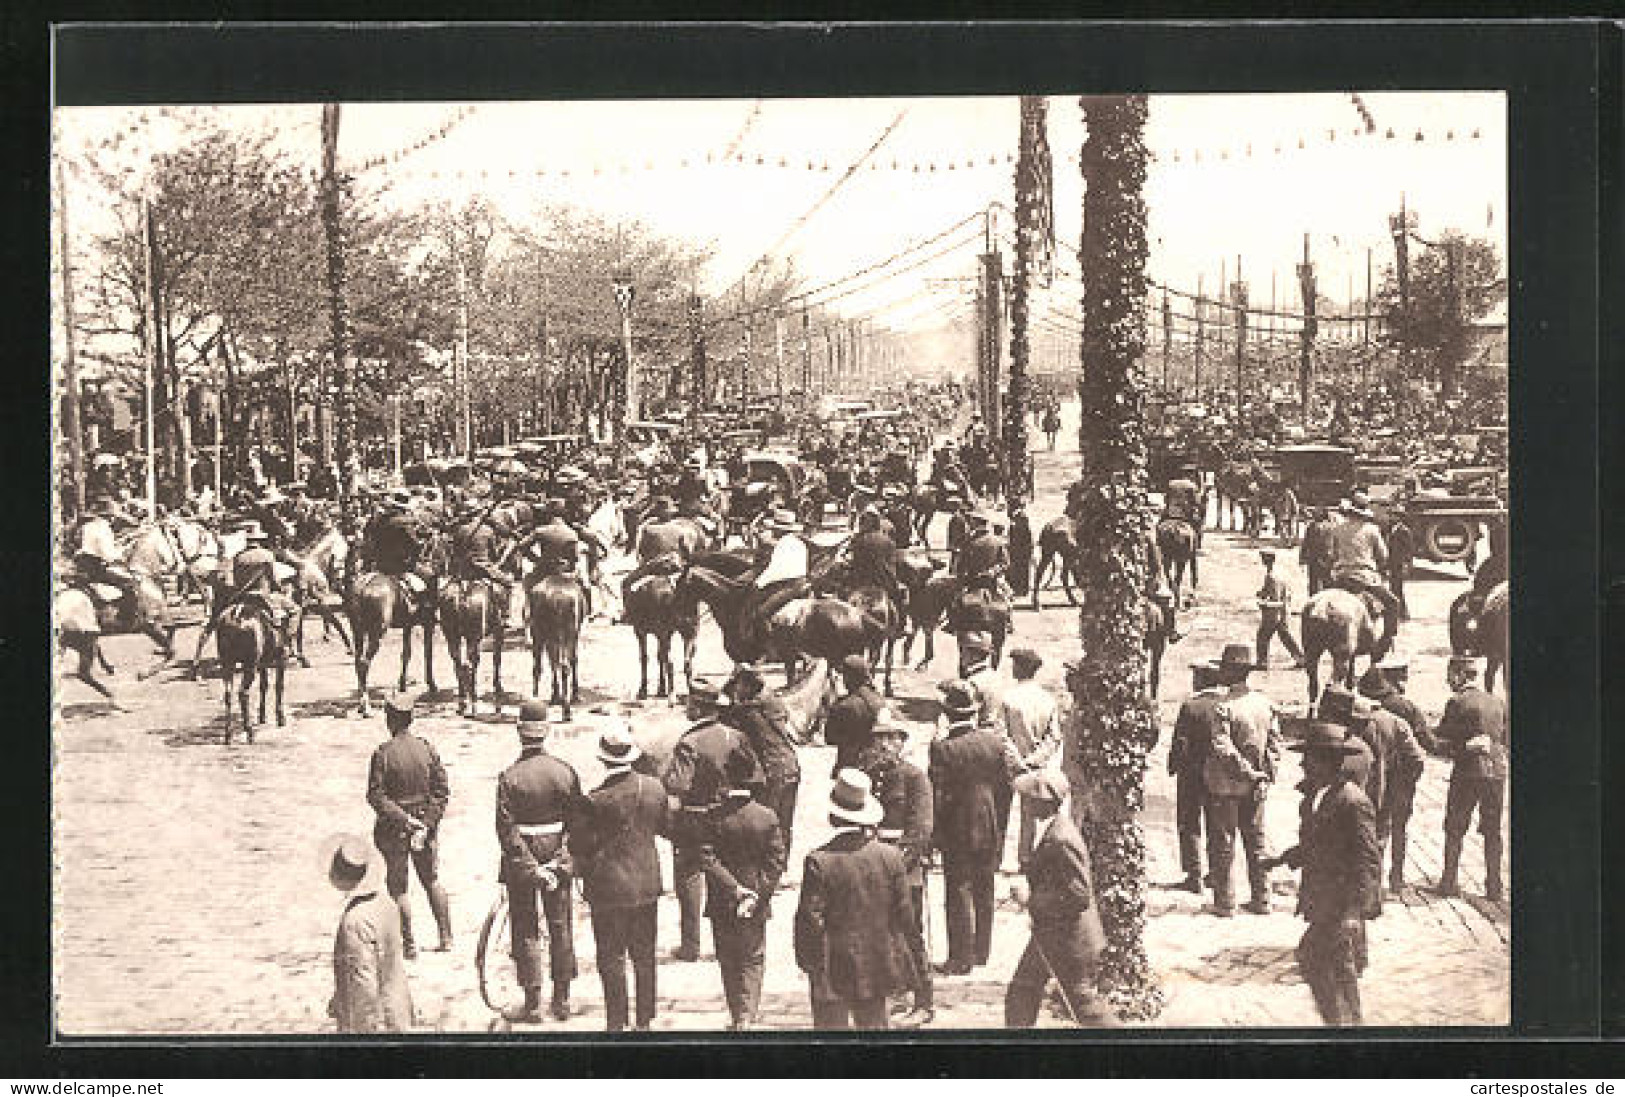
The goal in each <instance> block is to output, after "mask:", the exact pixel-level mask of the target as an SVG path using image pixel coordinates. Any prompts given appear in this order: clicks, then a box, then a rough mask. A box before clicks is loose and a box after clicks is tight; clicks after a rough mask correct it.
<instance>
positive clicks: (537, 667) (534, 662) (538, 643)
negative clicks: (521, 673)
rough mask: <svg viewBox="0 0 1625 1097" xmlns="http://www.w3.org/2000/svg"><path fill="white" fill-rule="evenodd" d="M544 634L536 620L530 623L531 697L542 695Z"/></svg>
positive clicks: (533, 619) (532, 619)
mask: <svg viewBox="0 0 1625 1097" xmlns="http://www.w3.org/2000/svg"><path fill="white" fill-rule="evenodd" d="M543 658H544V656H543V654H542V633H541V629H539V628H537V627H536V619H535V618H534V617H532V618H531V621H530V695H531V696H532V697H540V696H541V695H542V660H543Z"/></svg>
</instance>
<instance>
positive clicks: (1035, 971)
mask: <svg viewBox="0 0 1625 1097" xmlns="http://www.w3.org/2000/svg"><path fill="white" fill-rule="evenodd" d="M1016 790H1017V791H1018V792H1019V793H1020V794H1021V798H1022V800H1023V801H1025V802H1027V804H1028V808H1029V810H1030V811H1032V813H1033V814H1034V815H1035V816H1036V817H1037V819H1038V831H1039V836H1038V840H1037V841H1036V842H1035V843H1034V845H1033V852H1032V856H1031V857H1029V858H1028V859H1027V864H1026V866H1025V869H1026V873H1027V887H1028V898H1027V913H1028V914H1029V915H1030V916H1031V918H1032V937H1031V938H1030V939H1029V940H1028V942H1027V948H1026V951H1024V952H1023V953H1022V954H1021V960H1020V962H1019V963H1017V964H1016V973H1015V975H1014V976H1012V977H1011V979H1010V987H1009V989H1008V990H1007V991H1005V995H1004V1024H1005V1027H1006V1028H1031V1027H1032V1026H1033V1024H1034V1022H1036V1021H1037V1020H1038V1007H1039V1004H1040V1003H1041V1002H1042V1001H1043V998H1044V988H1045V987H1047V986H1048V985H1049V981H1050V980H1051V979H1054V980H1055V981H1056V982H1057V983H1059V984H1060V991H1061V1001H1062V1003H1063V1004H1064V1005H1065V1006H1066V1009H1067V1012H1068V1013H1069V1014H1071V1017H1072V1020H1073V1021H1074V1022H1076V1023H1077V1024H1080V1025H1092V1026H1104V1027H1112V1028H1115V1027H1116V1026H1117V1023H1118V1022H1117V1017H1116V1016H1115V1015H1114V1014H1113V1013H1112V1010H1111V1007H1109V1006H1108V1005H1107V1004H1106V1003H1105V1002H1104V1001H1103V1000H1102V999H1101V997H1100V995H1099V994H1097V993H1096V992H1095V970H1096V968H1097V966H1098V965H1099V961H1100V952H1101V950H1102V949H1103V948H1105V947H1106V931H1105V929H1104V928H1103V927H1102V926H1101V924H1100V911H1099V908H1098V906H1097V904H1096V903H1095V889H1094V883H1093V881H1092V879H1091V873H1090V871H1089V851H1088V849H1087V847H1085V846H1084V844H1083V835H1081V834H1079V833H1078V828H1077V825H1076V824H1074V823H1073V822H1072V820H1071V818H1069V817H1068V815H1067V813H1065V812H1062V811H1061V804H1062V803H1063V802H1064V801H1065V800H1066V796H1067V791H1068V786H1067V780H1066V778H1065V777H1064V776H1063V775H1062V774H1060V773H1058V772H1056V771H1054V770H1032V771H1029V772H1027V773H1024V774H1022V775H1021V776H1020V777H1018V778H1016Z"/></svg>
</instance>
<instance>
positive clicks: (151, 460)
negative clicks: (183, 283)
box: [141, 198, 164, 521]
mask: <svg viewBox="0 0 1625 1097" xmlns="http://www.w3.org/2000/svg"><path fill="white" fill-rule="evenodd" d="M141 225H142V228H143V230H144V232H143V235H144V237H145V240H144V246H143V248H142V249H141V252H142V266H143V269H144V271H145V274H146V282H147V310H148V313H149V316H150V319H149V320H148V321H147V323H146V325H145V326H146V329H147V343H148V345H147V347H146V348H145V349H146V351H147V353H146V354H143V355H142V356H141V392H142V396H143V401H142V403H143V404H144V405H145V406H144V407H143V408H142V428H143V432H144V434H145V443H146V450H147V471H146V489H147V518H148V519H149V520H152V521H156V520H157V518H158V465H157V460H158V458H157V453H156V452H155V447H154V445H153V418H154V411H153V406H152V402H153V384H152V380H153V369H154V367H155V366H156V365H161V363H162V362H163V357H162V355H163V353H164V352H163V334H162V333H161V332H160V331H159V327H158V318H159V315H160V313H161V309H160V308H159V305H158V287H157V284H156V279H155V278H153V270H152V267H153V254H152V253H153V251H154V249H155V248H156V247H157V237H156V235H155V234H154V230H153V225H152V206H151V204H150V203H148V202H147V200H146V199H145V198H143V199H142V200H141Z"/></svg>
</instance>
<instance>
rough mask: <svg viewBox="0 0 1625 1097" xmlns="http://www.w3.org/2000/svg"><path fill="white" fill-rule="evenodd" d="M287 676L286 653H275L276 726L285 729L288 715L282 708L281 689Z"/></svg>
mask: <svg viewBox="0 0 1625 1097" xmlns="http://www.w3.org/2000/svg"><path fill="white" fill-rule="evenodd" d="M287 674H288V656H287V653H286V652H281V651H279V652H277V657H276V726H277V727H285V726H286V725H287V723H288V714H287V712H286V711H285V710H284V709H283V707H282V687H283V684H284V682H285V680H286V678H287Z"/></svg>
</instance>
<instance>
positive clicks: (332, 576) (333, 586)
mask: <svg viewBox="0 0 1625 1097" xmlns="http://www.w3.org/2000/svg"><path fill="white" fill-rule="evenodd" d="M283 555H284V557H285V559H286V561H287V563H288V564H290V565H291V566H292V567H293V569H294V574H293V580H292V585H293V592H292V593H293V600H294V601H295V602H296V603H297V604H298V606H299V613H298V616H297V617H296V619H295V623H294V632H293V648H294V651H295V653H296V654H297V656H298V659H299V665H300V666H302V667H308V666H310V660H308V659H306V658H305V615H306V614H307V613H309V612H310V611H311V610H312V609H314V610H315V611H316V613H317V615H318V616H320V617H321V619H322V639H324V640H325V639H327V638H328V636H329V635H330V634H331V632H330V630H331V629H337V630H338V633H339V639H340V640H342V641H343V642H344V650H345V653H346V654H352V655H353V654H354V652H355V648H354V647H353V646H352V645H351V643H350V634H349V633H348V632H346V631H345V628H344V621H343V619H342V618H340V617H339V616H338V614H337V613H336V612H335V611H334V610H335V607H334V605H333V604H332V601H331V600H332V598H333V596H334V592H335V591H336V590H339V589H341V588H342V584H343V583H344V581H345V580H346V579H347V577H348V561H349V557H350V545H349V542H347V541H345V539H344V535H343V534H341V533H340V532H339V531H338V530H337V529H336V528H333V527H329V528H328V529H327V530H325V531H324V532H323V533H322V534H321V536H319V537H317V538H316V540H315V541H314V542H313V543H312V544H311V546H310V547H309V548H308V549H306V550H305V551H303V552H297V551H294V550H291V549H290V550H289V551H288V552H286V553H284V554H283Z"/></svg>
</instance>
